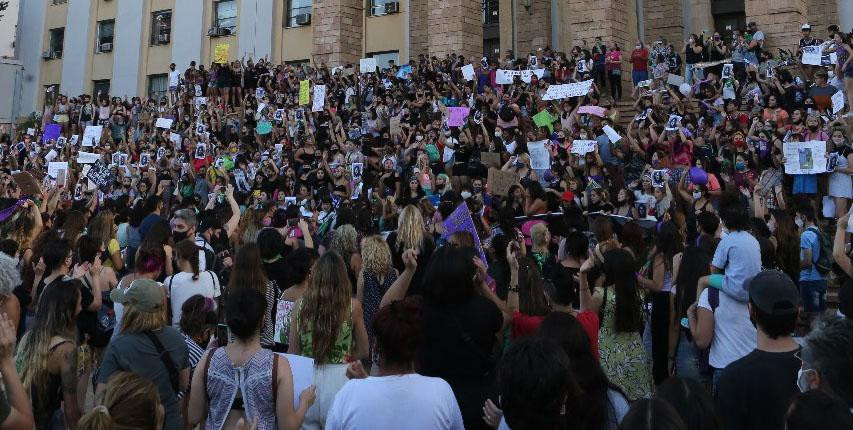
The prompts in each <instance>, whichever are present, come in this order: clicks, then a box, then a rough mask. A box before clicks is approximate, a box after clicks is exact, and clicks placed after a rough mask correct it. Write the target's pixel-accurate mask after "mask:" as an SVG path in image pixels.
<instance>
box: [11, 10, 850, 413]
mask: <svg viewBox="0 0 853 430" xmlns="http://www.w3.org/2000/svg"><path fill="white" fill-rule="evenodd" d="M747 27H748V28H747V29H745V30H744V31H734V32H733V34H731V35H721V34H719V33H713V34H702V35H691V36H690V37H689V39H688V40H686V41H685V42H684V45H683V46H680V47H679V46H674V45H672V44H670V43H668V42H667V41H666V40H663V39H661V40H657V41H655V43H654V46H653V47H652V48H651V49H649V48H646V46H645V45H644V43H643V41H637V43H636V46H635V47H634V49H633V50H632V51H631V53H630V56H623V55H622V53H621V51H620V48H619V46H618V45H616V44H605V43H604V42H602V40H601V39H596V40H592V41H589V43H590V45H591V47H588V46H587V44H586V43H582V44H580V45H578V46H575V47H574V48H573V49H572V50H571V52H567V53H566V52H555V51H553V50H551V49H549V48H547V47H543V49H540V50H538V51H537V52H535V53H531V54H530V55H529V56H524V55H521V56H517V55H513V54H512V53H509V54H508V55H507V56H506V57H505V58H504V59H500V60H497V59H491V60H490V59H488V58H483V59H477V58H473V59H472V58H464V57H463V56H459V55H448V56H446V57H444V58H436V57H427V56H424V55H419V56H417V58H413V59H412V60H411V62H410V63H409V64H405V65H396V64H394V62H389V64H387V65H385V64H380V65H378V67H368V68H367V69H365V67H364V62H363V63H362V64H358V65H346V66H343V67H335V68H330V67H327V66H326V65H323V64H318V65H308V64H304V65H284V64H272V63H271V62H270V61H268V60H267V59H254V61H253V60H252V59H249V60H245V59H243V60H240V61H233V62H231V63H230V64H228V63H224V64H218V63H214V64H212V65H211V66H210V67H209V68H205V67H204V66H203V65H199V66H198V67H196V63H195V62H193V63H191V65H190V67H189V68H188V69H186V70H183V71H181V70H178V69H176V67H175V65H174V64H172V65H171V67H170V71H169V72H168V73H169V75H168V76H169V89H168V92H167V93H164V94H162V95H158V96H157V97H133V98H132V99H130V100H128V99H126V98H125V99H121V98H118V97H110V96H109V95H108V94H100V93H99V94H93V95H65V94H60V93H59V91H58V90H51V91H50V92H48V93H47V94H46V103H45V106H44V110H43V111H42V112H40V113H38V114H35V115H34V116H33V117H32V118H31V121H30V123H28V124H24V125H21V126H19V127H18V128H17V129H16V130H15V131H14V132H13V131H12V130H10V129H8V128H5V129H3V130H0V132H2V133H0V134H2V136H0V151H2V152H0V157H1V158H0V172H2V173H0V175H2V205H0V206H1V207H2V210H0V307H2V312H0V314H2V315H0V373H2V378H3V387H4V390H2V395H0V428H3V429H6V428H9V429H21V428H32V427H35V428H37V429H65V428H68V429H76V428H80V429H118V428H134V429H167V430H175V429H188V428H195V427H196V426H203V427H204V428H208V429H223V428H226V429H231V428H245V429H249V428H257V429H273V428H277V429H296V428H304V429H318V428H326V429H368V428H370V429H394V428H422V429H462V428H466V429H478V428H482V429H486V428H493V429H509V428H511V429H513V430H524V429H564V428H565V429H573V428H580V429H596V430H598V429H617V428H618V429H625V430H640V429H647V430H651V429H667V430H668V429H673V430H682V429H708V430H715V429H727V430H728V429H779V428H787V429H790V430H797V429H813V428H820V429H827V430H832V429H849V428H853V413H852V412H853V322H851V320H849V319H847V316H853V297H851V294H853V283H851V281H850V279H851V275H853V265H851V260H850V259H851V250H850V245H849V233H851V232H853V222H851V220H850V212H851V210H850V206H851V205H850V200H851V198H853V182H851V174H853V123H851V122H850V118H851V116H853V115H851V106H853V60H851V55H850V54H851V53H853V48H851V44H850V36H851V35H850V34H848V33H845V32H844V31H840V30H839V28H838V27H837V26H832V27H830V28H829V29H827V31H826V32H825V33H823V34H819V35H818V34H812V31H811V30H812V29H811V27H809V26H808V25H804V26H803V29H802V30H803V34H802V39H801V41H800V44H799V46H798V47H797V49H796V52H788V53H786V52H784V51H782V50H780V51H779V53H778V55H774V53H773V52H771V51H770V50H769V49H765V46H764V42H765V40H764V34H763V33H762V32H761V31H760V29H758V28H757V27H756V25H755V23H750V24H749V25H748V26H747ZM818 31H820V32H823V31H824V30H823V29H821V30H816V31H815V32H818ZM792 48H793V47H792ZM815 55H816V56H817V58H818V61H817V62H818V63H819V64H813V63H814V58H815ZM824 58H825V60H826V61H824ZM824 63H825V64H824ZM367 64H368V65H369V64H370V63H369V62H367ZM623 70H624V71H625V72H626V74H627V72H628V71H630V72H631V79H630V80H629V79H627V76H624V78H623V76H622V73H623ZM507 76H509V81H507ZM623 81H624V82H625V85H628V83H629V82H630V83H632V84H633V85H632V88H631V92H630V94H629V93H628V92H627V91H626V93H625V94H624V95H623V93H622V85H623ZM558 85H563V86H564V87H556V86H558ZM551 87H553V88H551ZM555 88H568V89H571V90H572V91H576V90H577V88H583V90H581V92H580V93H579V94H577V93H574V95H565V94H564V95H562V96H561V95H560V93H559V92H557V91H554V89H555ZM555 94H557V95H556V96H555ZM623 97H625V98H628V97H630V98H632V100H633V106H632V107H630V108H625V107H624V106H625V104H622V105H620V104H619V102H620V101H622V100H623ZM620 106H623V107H622V108H620ZM815 142H817V143H818V144H817V145H815V144H814V143H815ZM829 290H833V291H838V294H837V296H834V297H835V299H834V300H833V304H832V305H831V306H830V304H829V303H828V295H827V292H828V291H829ZM306 360H307V361H306ZM306 363H308V364H307V365H306Z"/></svg>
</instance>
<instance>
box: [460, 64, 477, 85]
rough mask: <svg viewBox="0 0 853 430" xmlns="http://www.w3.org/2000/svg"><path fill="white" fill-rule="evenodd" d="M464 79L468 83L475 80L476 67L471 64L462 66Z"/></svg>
mask: <svg viewBox="0 0 853 430" xmlns="http://www.w3.org/2000/svg"><path fill="white" fill-rule="evenodd" d="M462 77H463V78H465V80H466V81H473V80H474V66H472V65H470V64H466V65H464V66H462Z"/></svg>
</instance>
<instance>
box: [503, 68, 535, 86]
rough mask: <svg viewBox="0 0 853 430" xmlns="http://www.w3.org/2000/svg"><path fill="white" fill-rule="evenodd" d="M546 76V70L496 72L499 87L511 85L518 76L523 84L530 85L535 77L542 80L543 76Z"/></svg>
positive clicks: (504, 70)
mask: <svg viewBox="0 0 853 430" xmlns="http://www.w3.org/2000/svg"><path fill="white" fill-rule="evenodd" d="M544 74H545V69H534V70H506V69H498V70H496V71H495V83H497V84H499V85H506V84H511V83H512V82H513V79H515V77H516V76H518V77H519V78H520V79H521V81H522V82H524V83H527V84H529V83H530V81H531V80H532V79H533V76H534V75H536V78H537V79H542V76H543V75H544Z"/></svg>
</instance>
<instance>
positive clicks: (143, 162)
mask: <svg viewBox="0 0 853 430" xmlns="http://www.w3.org/2000/svg"><path fill="white" fill-rule="evenodd" d="M149 161H151V154H149V153H147V152H143V153H142V154H139V167H146V166H148V162H149Z"/></svg>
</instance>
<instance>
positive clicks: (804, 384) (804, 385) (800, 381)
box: [797, 367, 814, 393]
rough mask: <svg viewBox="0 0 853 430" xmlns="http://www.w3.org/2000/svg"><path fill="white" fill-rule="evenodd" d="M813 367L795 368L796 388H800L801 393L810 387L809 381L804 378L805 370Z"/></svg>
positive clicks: (809, 370)
mask: <svg viewBox="0 0 853 430" xmlns="http://www.w3.org/2000/svg"><path fill="white" fill-rule="evenodd" d="M813 370H814V369H805V370H803V368H802V367H801V368H800V370H797V388H799V389H800V392H801V393H805V392H806V391H809V389H810V388H811V387H809V381H807V380H806V372H811V371H813Z"/></svg>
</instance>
